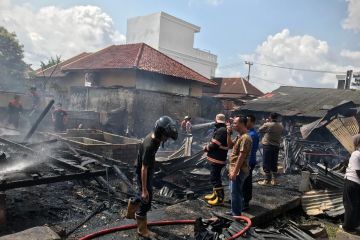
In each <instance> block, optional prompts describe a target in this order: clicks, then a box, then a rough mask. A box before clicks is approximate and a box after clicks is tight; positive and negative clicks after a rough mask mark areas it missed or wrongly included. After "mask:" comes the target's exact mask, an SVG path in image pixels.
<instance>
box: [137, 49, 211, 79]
mask: <svg viewBox="0 0 360 240" xmlns="http://www.w3.org/2000/svg"><path fill="white" fill-rule="evenodd" d="M142 44H144V45H145V46H146V47H149V48H151V49H153V50H155V51H157V52H158V53H160V54H161V55H164V56H165V57H167V58H169V59H171V60H172V61H174V62H176V63H178V64H180V65H182V66H184V67H185V68H187V69H188V70H190V71H193V72H195V73H196V74H198V75H199V76H201V77H203V78H206V79H207V80H208V81H209V82H211V83H212V84H213V85H218V84H217V83H216V82H214V81H213V80H211V79H209V78H207V77H205V76H203V75H202V74H200V73H198V72H197V71H195V70H194V69H192V68H189V67H188V66H186V65H184V64H182V63H181V62H179V61H176V60H175V59H173V58H171V57H169V56H168V55H166V54H165V53H163V52H160V51H159V50H156V49H155V48H153V47H151V46H149V45H147V44H146V43H142Z"/></svg>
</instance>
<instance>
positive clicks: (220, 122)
mask: <svg viewBox="0 0 360 240" xmlns="http://www.w3.org/2000/svg"><path fill="white" fill-rule="evenodd" d="M204 151H205V152H207V160H208V161H209V163H210V165H211V172H210V182H211V184H212V186H213V192H212V193H211V194H209V195H206V196H205V199H206V200H207V202H208V204H210V205H222V204H223V203H224V188H223V186H222V182H221V170H222V169H223V167H224V166H225V164H226V158H227V153H228V145H227V131H226V125H225V115H224V114H221V113H220V114H217V115H216V117H215V130H214V133H213V137H212V139H211V141H210V143H209V144H208V145H206V147H204Z"/></svg>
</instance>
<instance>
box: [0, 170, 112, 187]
mask: <svg viewBox="0 0 360 240" xmlns="http://www.w3.org/2000/svg"><path fill="white" fill-rule="evenodd" d="M105 175H106V170H96V171H91V172H82V173H73V174H65V175H59V176H49V177H38V178H35V179H34V178H32V179H24V180H17V181H12V182H7V181H3V182H2V183H0V192H1V191H5V190H9V189H14V188H22V187H30V186H35V185H41V184H49V183H56V182H65V181H70V180H82V179H89V178H93V177H101V176H105Z"/></svg>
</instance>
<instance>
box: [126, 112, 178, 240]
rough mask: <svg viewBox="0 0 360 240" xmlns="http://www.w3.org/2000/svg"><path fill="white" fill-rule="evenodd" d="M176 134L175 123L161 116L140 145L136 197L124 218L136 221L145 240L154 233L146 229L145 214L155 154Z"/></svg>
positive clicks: (151, 189)
mask: <svg viewBox="0 0 360 240" xmlns="http://www.w3.org/2000/svg"><path fill="white" fill-rule="evenodd" d="M177 137H178V132H177V129H176V123H175V122H174V120H172V119H171V118H170V117H168V116H162V117H161V118H159V120H157V121H156V123H155V128H154V131H153V132H151V133H150V134H148V135H147V136H146V137H145V138H144V140H143V142H142V143H141V145H140V148H139V153H138V158H137V162H136V178H137V187H138V190H139V191H138V195H137V197H136V198H135V199H130V200H129V204H128V210H127V214H126V217H127V218H132V219H134V218H135V219H136V221H137V226H138V230H137V231H138V234H139V235H140V236H142V237H145V238H153V237H155V236H156V234H155V233H153V232H151V231H150V230H149V229H148V227H147V216H146V215H147V212H148V211H149V210H150V208H151V200H152V197H153V185H152V182H153V176H154V165H155V154H156V152H157V151H158V149H159V147H160V144H161V143H162V144H163V145H164V142H166V141H167V140H168V139H169V138H172V139H173V140H176V139H177ZM135 212H136V214H135Z"/></svg>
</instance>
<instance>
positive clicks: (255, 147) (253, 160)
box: [243, 114, 259, 210]
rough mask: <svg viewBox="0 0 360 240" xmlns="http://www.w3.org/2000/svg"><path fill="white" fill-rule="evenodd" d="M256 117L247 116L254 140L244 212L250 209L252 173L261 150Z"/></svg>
mask: <svg viewBox="0 0 360 240" xmlns="http://www.w3.org/2000/svg"><path fill="white" fill-rule="evenodd" d="M255 120H256V119H255V116H254V115H251V114H249V115H248V116H247V122H246V126H247V129H248V134H249V135H250V137H251V139H252V142H253V144H252V148H251V154H250V157H249V168H250V171H249V175H248V177H247V178H246V179H245V182H244V186H243V195H244V208H243V210H247V209H249V202H250V200H251V198H252V172H253V169H254V168H255V166H256V152H257V150H258V148H259V135H258V134H257V132H256V131H255V128H254V126H255Z"/></svg>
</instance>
